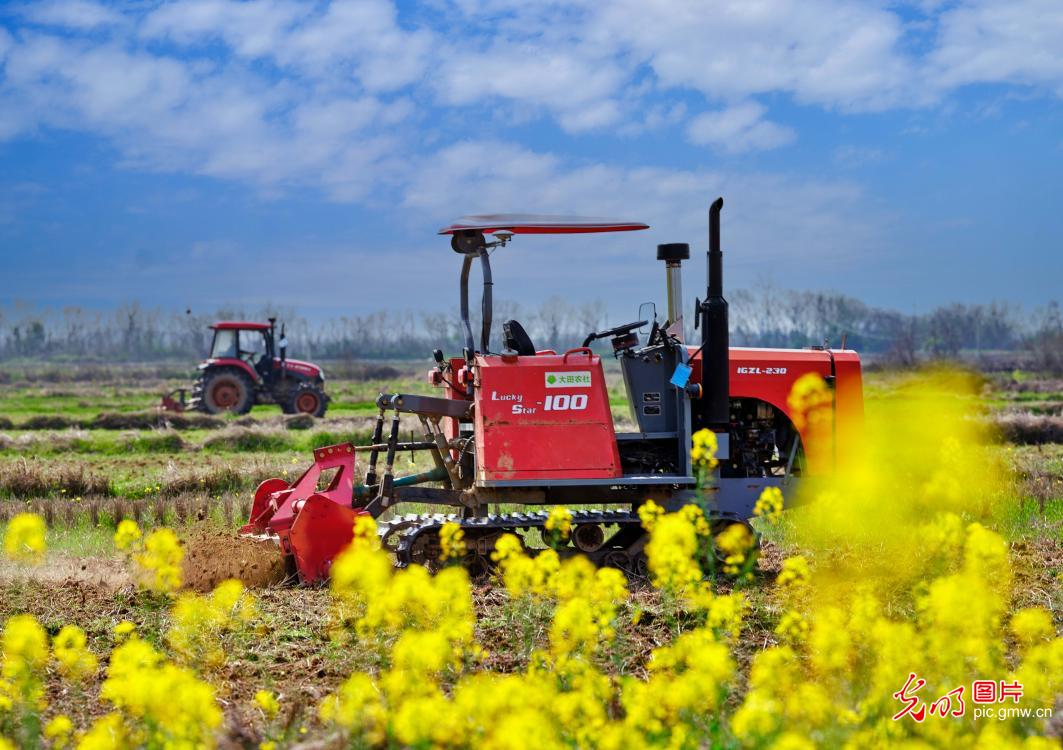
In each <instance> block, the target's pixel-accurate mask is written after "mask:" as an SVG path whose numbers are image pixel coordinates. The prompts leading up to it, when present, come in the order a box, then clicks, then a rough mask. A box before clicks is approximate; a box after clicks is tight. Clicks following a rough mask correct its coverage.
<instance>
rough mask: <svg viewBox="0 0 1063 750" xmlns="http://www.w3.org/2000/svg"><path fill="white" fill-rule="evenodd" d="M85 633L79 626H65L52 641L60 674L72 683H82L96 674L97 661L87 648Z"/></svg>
mask: <svg viewBox="0 0 1063 750" xmlns="http://www.w3.org/2000/svg"><path fill="white" fill-rule="evenodd" d="M86 642H87V641H86V638H85V633H84V631H82V630H81V628H79V627H78V626H77V625H64V626H63V627H62V629H61V630H60V631H59V632H58V633H57V634H56V636H55V638H53V639H52V652H53V653H54V654H55V660H56V661H57V662H58V663H59V673H60V674H62V675H63V677H64V678H66V679H67V680H70V681H72V682H81V681H82V680H84V679H86V678H87V677H90V676H92V675H93V674H95V673H96V667H97V664H98V662H97V660H96V655H95V654H93V653H92V652H91V651H90V650H89V649H88V646H86Z"/></svg>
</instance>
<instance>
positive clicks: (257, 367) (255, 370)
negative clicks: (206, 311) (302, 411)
mask: <svg viewBox="0 0 1063 750" xmlns="http://www.w3.org/2000/svg"><path fill="white" fill-rule="evenodd" d="M274 325H275V323H274V321H270V322H269V323H248V322H243V321H240V322H238V321H221V322H218V323H215V324H214V325H212V326H211V328H212V329H213V331H214V340H213V341H212V342H211V345H210V355H209V357H208V359H207V362H210V361H212V360H213V361H217V360H225V359H233V360H238V361H240V362H243V363H244V364H246V365H248V366H249V368H250V370H251V372H250V373H249V374H252V376H253V377H255V378H256V379H259V380H264V379H268V378H269V377H271V374H272V371H273V369H274V366H275V364H277V363H275V362H274V359H275V358H276V357H277V355H276V353H275V347H274ZM281 336H282V343H283V333H282V334H281Z"/></svg>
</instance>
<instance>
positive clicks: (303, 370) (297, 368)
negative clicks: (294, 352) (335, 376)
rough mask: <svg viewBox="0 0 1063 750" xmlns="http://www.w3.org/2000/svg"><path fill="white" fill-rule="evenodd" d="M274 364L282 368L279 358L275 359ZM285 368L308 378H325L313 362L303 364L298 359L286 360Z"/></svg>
mask: <svg viewBox="0 0 1063 750" xmlns="http://www.w3.org/2000/svg"><path fill="white" fill-rule="evenodd" d="M273 362H274V364H275V365H276V366H277V367H280V366H281V361H280V359H279V358H277V357H275V358H274V359H273ZM284 367H285V368H286V369H287V370H288V371H290V372H294V373H298V374H300V375H305V376H306V377H308V378H322V379H324V377H325V376H324V374H322V372H321V368H320V367H318V366H317V365H315V364H314V363H312V362H303V361H302V360H298V359H286V360H284Z"/></svg>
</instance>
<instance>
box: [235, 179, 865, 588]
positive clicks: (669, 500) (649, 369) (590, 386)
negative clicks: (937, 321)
mask: <svg viewBox="0 0 1063 750" xmlns="http://www.w3.org/2000/svg"><path fill="white" fill-rule="evenodd" d="M722 207H723V200H722V199H718V200H717V201H716V202H714V203H713V204H712V206H711V208H710V210H709V251H708V291H707V298H706V300H705V301H700V300H699V301H697V302H696V303H695V306H694V314H695V316H696V321H697V324H698V325H699V327H700V329H701V337H702V340H701V343H700V345H699V346H696V347H695V346H691V345H688V344H686V343H685V342H684V340H683V301H682V291H681V284H680V268H681V265H682V262H683V261H684V260H687V259H688V258H689V257H690V249H689V246H688V245H686V244H667V245H659V246H658V247H657V258H658V259H659V260H662V261H664V263H665V266H666V273H667V295H668V296H667V318H666V319H665V320H664V321H662V322H658V321H657V320H656V319H647V320H640V321H637V322H633V323H628V324H625V325H620V326H616V327H614V328H610V329H608V330H603V331H592V332H590V333H589V334H588V335H587V337H586V338H585V339H584V340H583V341H582V342H574V343H578V344H579V345H577V346H574V347H573V348H571V349H569V350H567V351H564V352H555V351H551V350H543V349H539V348H537V347H536V346H535V345H534V344H533V343H532V341H531V339H530V337H529V336H528V334H527V332H526V331H525V330H524V328H523V327H522V326H521V325H520V323H519V322H517V321H515V320H509V321H506V322H505V323H503V325H502V330H503V341H502V345H501V347H500V348H499V349H495V348H494V347H493V346H492V344H491V330H492V324H493V320H492V298H491V291H492V281H491V264H490V255H489V251H491V250H493V249H498V248H502V247H504V246H505V245H506V244H507V243H508V242H509V241H510V240H511V239H512V238H513V236H514V235H517V234H565V233H585V232H586V233H589V232H618V231H632V230H639V229H646V228H647V226H646V225H645V224H640V223H637V222H618V221H602V220H593V219H573V218H561V217H535V216H527V215H507V216H475V217H469V218H467V219H464V220H462V221H459V222H456V223H454V224H451V225H450V226H447V227H445V228H443V229H442V230H440V234H445V235H449V236H450V238H451V247H452V248H453V250H454V251H455V252H456V253H458V255H459V256H461V258H462V270H461V281H460V311H461V322H462V326H463V329H464V333H465V348H464V351H463V352H462V354H461V356H458V357H450V358H448V357H446V356H444V354H443V353H442V352H441V351H440V350H436V351H435V352H434V357H435V363H436V364H435V367H434V369H432V370H431V371H430V373H429V376H430V380H431V382H432V383H433V384H434V385H435V386H437V387H438V388H439V390H440V393H439V395H438V396H421V395H411V394H402V393H394V394H381V395H380V398H379V399H378V400H377V405H378V407H379V410H380V411H379V416H378V418H377V422H376V429H375V433H374V435H373V439H372V442H371V444H369V445H363V446H355V445H352V444H342V445H334V446H331V447H327V448H320V449H318V450H316V451H315V452H314V463H313V465H311V466H310V468H309V469H307V471H306V472H305V473H304V474H303V475H302V476H300V477H299V478H298V479H296V480H295V481H294V482H292V483H288V482H285V481H283V480H280V479H271V480H268V481H266V482H264V483H263V484H262V485H261V486H260V487H259V488H258V490H257V491H256V493H255V498H254V504H253V507H252V510H251V517H250V519H249V522H248V524H247V525H246V526H245V527H244V528H243V530H242V532H243V533H244V534H245V535H249V536H268V537H270V538H272V539H274V540H275V541H276V542H277V543H278V545H279V546H280V549H281V552H282V554H283V555H285V556H286V558H287V559H288V561H289V562H290V563H291V567H292V568H293V569H294V570H295V571H297V572H298V574H299V577H300V578H301V579H302V580H303V581H306V582H315V581H320V580H322V579H324V578H326V577H327V575H328V572H329V567H330V565H331V562H332V560H333V559H334V557H335V556H336V555H337V554H338V553H339V552H340V551H341V550H342V549H343V547H344V546H346V545H347V543H348V542H349V541H350V539H351V536H352V526H353V522H354V520H355V518H356V517H357V516H359V515H364V514H369V515H371V516H373V517H377V518H379V517H381V516H384V514H388V516H387V517H389V518H390V520H389V521H387V522H385V523H382V524H381V526H380V528H381V533H382V539H383V543H384V546H385V548H387V549H389V550H391V551H393V552H394V553H395V555H396V561H397V564H399V565H408V564H411V563H422V564H427V565H433V564H435V562H437V560H438V557H439V555H440V552H441V550H440V545H439V531H440V529H441V528H442V526H443V524H444V523H445V522H447V521H448V520H454V521H456V522H457V523H459V524H461V526H462V527H463V529H464V534H465V542H466V545H467V547H468V557H467V559H466V564H467V566H468V567H469V568H470V570H471V571H472V572H473V573H474V574H482V573H485V572H486V571H487V570H488V569H489V567H490V565H491V562H490V553H491V551H492V549H493V546H494V544H495V541H496V540H497V539H498V538H499V536H500V535H501V534H503V533H507V532H509V533H520V532H526V531H529V530H532V529H539V528H541V527H543V526H544V524H545V522H546V518H547V513H545V512H543V511H542V510H538V511H535V510H532V509H531V508H532V507H534V506H539V507H540V508H542V507H543V506H549V505H556V504H565V505H568V506H570V507H573V508H578V507H587V506H597V507H603V506H605V507H608V508H609V509H603V510H575V511H574V512H573V525H574V533H573V535H572V542H571V544H572V548H571V551H573V552H575V551H578V552H580V553H582V554H585V555H587V556H588V557H590V558H591V559H592V560H594V561H595V562H597V563H598V564H601V565H611V566H616V567H619V568H622V569H624V570H625V571H627V572H629V573H632V574H642V573H644V572H645V556H644V554H643V546H644V545H645V542H646V535H645V533H644V532H643V529H642V528H641V526H640V523H639V518H638V514H637V512H636V511H637V508H638V506H639V504H641V503H643V502H645V501H646V500H647V499H653V500H655V501H656V502H658V503H659V504H661V505H663V506H665V507H666V508H669V509H675V508H678V507H679V506H681V505H683V504H687V503H699V504H701V505H702V507H703V508H704V510H705V512H706V514H707V516H708V517H709V518H710V520H711V521H712V522H713V524H715V525H719V526H724V525H727V524H731V523H745V522H747V519H748V518H749V517H750V516H751V515H752V509H753V506H754V504H755V502H756V499H757V498H758V496H759V495H760V493H761V492H762V490H763V489H764V488H765V487H769V486H776V487H780V488H782V489H783V491H784V494H787V495H789V494H791V492H792V490H793V488H794V487H795V486H796V485H797V483H799V482H801V481H802V478H803V477H807V476H815V475H824V474H827V473H830V472H831V471H832V470H833V465H834V462H835V461H837V460H839V458H840V456H839V454H842V453H844V451H845V450H846V449H847V448H849V447H850V446H853V445H856V444H858V442H859V432H860V429H861V424H862V415H863V400H862V389H861V371H860V360H859V358H858V356H857V354H856V353H855V352H852V351H832V350H829V349H823V348H813V349H808V350H781V349H743V348H733V349H732V348H729V342H728V322H727V317H728V313H727V302H726V300H725V299H724V297H723V290H722V253H721V251H720V228H719V218H720V210H721V209H722ZM489 236H490V237H491V238H492V239H491V240H489V239H488V237H489ZM477 261H478V262H479V265H480V268H481V272H482V275H483V282H484V283H483V299H482V304H483V307H482V309H483V316H482V327H481V330H480V337H479V344H478V345H477V343H476V342H475V341H474V338H473V331H472V325H471V323H470V317H469V274H470V271H471V270H472V266H473V265H474V264H475V263H476V262H477ZM647 317H648V318H651V317H652V318H656V315H653V316H647ZM647 330H648V336H647V337H646V340H645V341H644V342H643V341H642V340H641V339H640V331H647ZM596 340H608V341H609V342H610V344H611V346H610V350H611V352H612V355H613V356H614V357H615V358H616V359H617V360H619V366H620V370H621V372H622V373H623V377H624V382H625V385H626V388H627V395H628V399H629V402H630V404H631V408H632V412H633V421H634V423H635V427H636V429H634V430H632V431H628V432H620V431H618V430H617V428H616V426H615V425H614V422H613V417H612V414H611V412H610V409H609V399H608V393H607V390H606V384H605V376H604V371H603V366H602V358H601V356H600V355H599V354H598V353H596V352H595V351H594V350H592V349H591V348H590V346H591V344H592V343H593V342H594V341H596ZM806 373H818V374H819V375H821V376H822V377H823V378H824V380H826V382H827V383H828V384H829V385H830V386H831V389H832V400H833V405H832V406H833V408H832V410H831V419H832V429H831V430H829V431H828V433H829V434H828V435H827V436H825V437H823V438H822V439H819V438H816V439H813V440H810V439H809V437H810V435H809V434H807V432H806V431H805V430H803V429H799V428H798V427H797V426H795V423H794V420H793V419H792V418H791V415H790V407H789V406H788V404H787V396H788V394H789V393H790V390H791V388H792V386H793V384H794V382H795V381H796V380H797V379H798V378H800V377H801V376H802V375H804V374H806ZM401 414H409V415H413V416H415V417H416V418H417V420H419V422H420V424H421V427H422V433H423V439H421V440H417V441H413V440H411V441H409V442H401V441H400V440H399V417H400V415H401ZM389 417H390V419H389ZM386 426H389V429H385V427H386ZM699 429H710V430H712V431H714V432H715V433H716V438H717V442H718V444H719V451H718V458H719V467H718V469H717V470H716V476H715V481H714V482H713V486H712V487H711V488H710V489H708V490H706V491H704V492H701V493H699V491H698V488H697V482H696V479H695V476H694V474H695V472H694V467H693V465H692V461H691V446H692V434H693V432H694V431H696V430H699ZM820 432H822V431H817V433H816V434H817V436H818V435H819V434H820ZM404 451H426V452H428V453H429V454H430V455H431V458H432V461H433V465H434V468H433V469H432V470H430V471H426V472H423V473H418V474H413V475H407V476H396V475H395V470H394V467H395V456H396V454H397V453H399V452H404ZM359 453H361V454H363V455H366V454H367V462H366V463H367V467H366V471H365V473H364V474H363V475H360V476H356V462H355V457H356V455H358V454H359ZM381 454H383V455H384V467H383V471H382V472H381V471H380V470H379V463H380V457H381ZM330 475H331V476H330ZM319 487H323V489H319ZM405 503H420V504H428V505H440V506H450V507H452V508H454V509H455V512H454V513H453V514H450V515H442V514H440V515H405V516H403V515H399V514H398V513H397V511H398V510H400V509H401V506H402V505H403V504H405ZM496 503H500V504H502V503H504V504H506V505H509V506H513V505H519V506H530V507H529V510H528V512H519V513H508V514H505V515H495V514H490V513H488V509H489V507H490V505H491V504H496Z"/></svg>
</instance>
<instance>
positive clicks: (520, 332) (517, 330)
mask: <svg viewBox="0 0 1063 750" xmlns="http://www.w3.org/2000/svg"><path fill="white" fill-rule="evenodd" d="M502 342H503V343H504V344H505V345H506V348H507V349H510V350H512V351H515V352H516V353H517V356H518V357H534V356H535V344H533V343H532V340H531V337H530V336H529V335H528V332H527V331H525V330H524V326H522V325H521V324H520V323H518V322H517V321H515V320H507V321H506V322H505V323H503V324H502Z"/></svg>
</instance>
